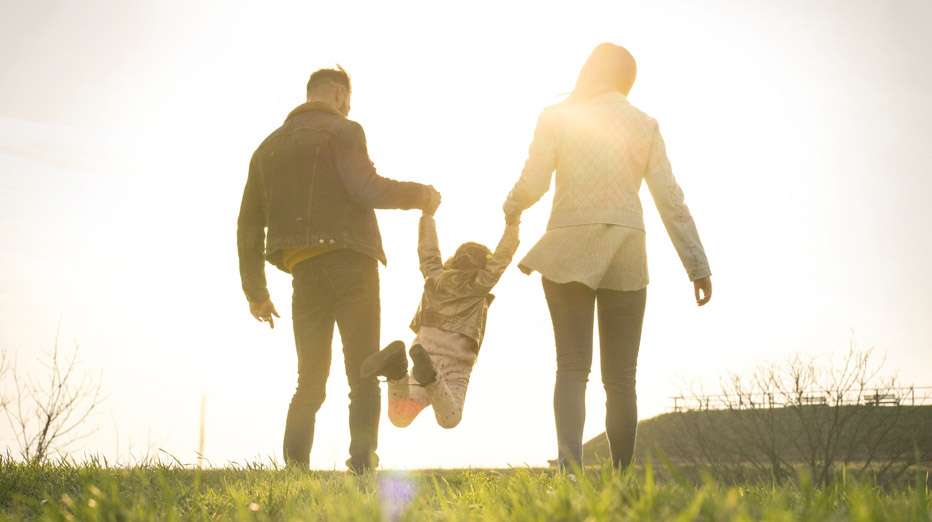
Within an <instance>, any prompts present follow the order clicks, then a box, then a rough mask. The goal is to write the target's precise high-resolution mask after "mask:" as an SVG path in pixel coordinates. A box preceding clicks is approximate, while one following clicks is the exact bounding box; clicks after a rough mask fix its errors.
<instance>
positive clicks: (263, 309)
mask: <svg viewBox="0 0 932 522" xmlns="http://www.w3.org/2000/svg"><path fill="white" fill-rule="evenodd" d="M249 313H251V314H252V316H253V317H255V318H256V320H257V321H259V322H267V323H269V328H275V320H274V319H272V316H273V315H274V316H275V317H278V316H279V315H278V312H277V311H276V310H275V305H273V304H272V300H271V299H266V300H265V302H262V303H252V302H250V303H249Z"/></svg>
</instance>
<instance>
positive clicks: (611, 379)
mask: <svg viewBox="0 0 932 522" xmlns="http://www.w3.org/2000/svg"><path fill="white" fill-rule="evenodd" d="M543 281H544V294H545V295H546V296H547V305H548V306H549V307H550V318H551V320H552V321H553V334H554V338H555V340H556V345H557V382H556V386H555V389H554V392H553V411H554V416H555V418H556V423H557V445H558V449H559V463H560V466H562V467H572V466H574V465H579V464H580V463H582V437H583V423H584V422H585V420H586V382H587V381H588V380H589V370H590V369H591V367H592V326H593V319H594V317H593V316H594V311H595V303H596V301H598V303H599V307H598V310H599V341H600V344H601V346H600V350H599V355H600V356H601V360H602V384H603V385H604V386H605V394H606V403H605V406H606V410H607V412H606V416H605V433H606V434H607V435H608V443H609V448H610V450H611V455H612V463H613V464H614V466H615V467H616V468H624V467H626V466H628V464H630V463H631V457H632V455H633V454H634V438H635V434H636V432H637V420H638V413H637V393H636V392H635V374H636V373H637V359H638V347H639V345H640V343H641V324H642V323H643V321H644V305H645V302H646V297H647V289H642V290H637V291H632V292H620V291H615V290H604V289H603V290H598V291H595V290H592V289H591V288H589V287H587V286H585V285H583V284H580V283H566V284H561V283H555V282H553V281H550V280H548V279H544V280H543Z"/></svg>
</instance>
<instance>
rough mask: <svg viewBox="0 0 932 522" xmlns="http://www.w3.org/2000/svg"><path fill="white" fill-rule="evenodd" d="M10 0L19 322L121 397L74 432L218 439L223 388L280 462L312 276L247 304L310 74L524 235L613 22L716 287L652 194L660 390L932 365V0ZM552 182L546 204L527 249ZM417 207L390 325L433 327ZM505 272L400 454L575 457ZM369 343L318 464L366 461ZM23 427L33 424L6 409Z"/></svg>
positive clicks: (136, 442) (118, 438)
mask: <svg viewBox="0 0 932 522" xmlns="http://www.w3.org/2000/svg"><path fill="white" fill-rule="evenodd" d="M0 11H2V13H3V16H0V240H2V245H3V246H2V248H0V349H3V350H5V351H6V352H7V353H8V354H9V356H10V357H11V358H12V359H13V360H15V362H16V365H17V367H18V368H20V369H21V371H22V372H24V373H26V374H31V375H40V374H41V368H42V366H41V364H42V362H43V361H44V360H45V359H44V358H45V357H46V355H47V354H48V353H49V350H50V349H51V347H52V344H53V341H54V339H55V336H56V332H58V334H59V338H60V339H61V343H62V345H63V347H64V348H66V349H71V348H72V347H74V346H76V345H77V346H79V347H80V352H79V354H80V364H81V368H82V369H83V371H85V372H88V374H91V375H99V376H100V379H101V381H102V384H103V389H104V392H105V400H104V401H103V402H102V404H101V406H100V408H99V409H98V411H97V412H96V413H95V415H94V416H93V417H92V418H91V420H90V421H89V424H88V432H89V433H88V437H86V438H84V439H82V440H81V441H79V442H78V443H77V444H75V445H73V446H72V447H71V448H70V452H71V454H72V455H73V456H75V457H76V458H82V457H83V456H86V455H89V454H96V455H103V456H106V457H107V458H108V459H110V461H112V462H121V463H131V462H134V461H138V460H139V459H141V458H144V457H145V456H146V455H149V456H158V455H161V456H163V457H164V456H165V455H168V454H170V455H173V456H175V457H177V458H178V459H179V460H180V461H182V462H186V463H190V462H194V461H195V459H196V451H197V450H198V434H199V425H200V408H201V403H202V399H203V401H204V405H205V416H204V427H205V445H204V451H205V458H206V460H207V462H208V463H209V464H211V465H215V466H220V465H227V464H231V463H245V462H271V461H279V462H280V458H281V457H280V448H281V436H282V433H283V429H284V419H285V412H286V408H287V404H288V401H289V399H290V396H291V394H292V392H293V390H294V386H295V378H296V374H295V372H296V366H295V365H296V361H295V350H294V341H293V337H292V333H291V329H290V320H291V310H290V304H289V302H290V292H291V288H290V284H291V282H290V278H289V276H288V275H287V274H284V273H282V272H278V271H277V269H275V268H274V267H272V266H267V273H268V277H269V286H270V291H271V295H272V299H273V301H274V302H275V303H276V304H277V306H278V310H279V312H281V315H282V318H281V320H280V322H279V323H278V327H277V328H275V329H274V330H270V329H269V328H268V327H267V326H265V325H262V324H260V323H257V322H255V321H254V320H253V319H252V318H251V317H250V315H249V313H248V308H247V305H246V301H245V298H244V297H243V295H242V292H241V290H240V283H239V274H238V270H237V259H236V246H235V222H236V214H237V212H238V209H239V201H240V197H241V193H242V189H243V185H244V183H245V179H246V172H247V166H248V161H249V157H250V155H251V154H252V152H253V150H254V149H255V147H256V146H257V145H258V144H259V143H260V142H261V140H262V139H263V138H264V137H265V136H266V135H267V134H268V133H269V132H271V131H272V130H273V129H274V128H275V127H277V126H278V125H280V123H281V122H282V121H283V119H284V117H285V115H286V114H287V113H288V112H289V111H290V110H291V109H292V108H293V107H294V106H296V105H298V104H299V103H301V102H302V101H303V97H304V85H305V82H306V80H307V76H308V75H309V74H310V72H312V71H313V70H315V69H317V68H320V67H329V66H333V65H334V64H337V63H338V64H341V65H342V66H343V67H345V68H346V69H347V70H348V71H349V72H350V74H351V75H352V77H353V82H354V94H353V111H352V113H351V114H350V117H351V118H352V119H355V120H356V121H359V122H360V123H361V124H362V125H363V126H364V127H365V129H366V133H367V137H368V139H369V152H370V155H371V156H372V159H373V160H374V162H375V164H376V166H377V168H378V169H379V172H380V173H381V174H382V175H384V176H388V177H391V178H395V179H402V180H416V181H421V182H425V183H430V184H433V185H434V186H436V187H437V188H438V189H439V190H440V191H441V192H442V193H443V196H444V203H443V206H442V207H441V209H440V211H439V212H438V214H437V220H438V227H439V230H440V239H441V246H442V248H443V250H444V252H447V253H449V252H452V250H453V249H454V248H455V247H456V245H458V244H459V243H461V242H463V241H467V240H474V241H482V242H486V243H487V244H494V243H495V242H496V241H497V239H498V237H499V235H500V233H501V231H502V216H501V211H500V208H501V203H502V201H503V200H504V197H505V195H506V194H507V192H508V190H509V189H510V187H511V185H512V184H513V183H514V181H515V180H516V179H517V177H518V175H519V174H520V172H521V167H522V165H523V162H524V160H525V157H526V152H527V147H528V145H529V143H530V139H531V135H532V132H533V127H534V124H535V122H536V119H537V115H538V114H539V112H540V111H541V110H542V109H543V108H544V107H545V106H547V105H550V104H553V103H556V102H558V101H560V100H561V99H562V98H563V97H564V96H565V94H566V93H567V92H568V91H569V90H571V88H572V86H573V83H574V81H575V77H576V74H577V73H578V70H579V67H580V66H581V65H582V63H583V61H584V60H585V58H586V56H587V55H588V53H589V52H590V51H591V49H592V48H593V47H594V46H595V45H597V44H598V43H600V42H604V41H610V42H614V43H617V44H621V45H624V46H626V47H628V48H629V49H630V50H631V52H632V53H633V55H634V56H635V57H636V59H637V60H638V65H639V73H638V80H637V83H636V85H635V87H634V89H633V90H632V92H631V95H630V99H631V101H632V103H634V104H635V105H636V106H638V107H639V108H641V109H642V110H644V111H646V112H647V113H648V114H650V115H652V116H653V117H655V118H656V119H657V120H658V121H659V123H660V128H661V131H662V132H663V134H664V137H665V140H666V143H667V149H668V153H669V155H670V159H671V162H672V165H673V169H674V173H675V175H676V176H677V179H678V181H679V182H680V184H681V186H682V187H683V189H684V191H685V194H686V201H687V203H688V204H689V206H690V209H691V211H692V213H693V216H694V218H695V220H696V223H697V225H698V229H699V232H700V235H701V238H702V241H703V244H704V245H705V248H706V252H707V255H708V258H709V261H710V265H711V268H712V274H713V276H712V279H713V284H714V293H713V299H712V301H711V303H709V304H708V305H707V306H705V307H702V308H697V307H696V306H695V303H694V301H693V297H692V285H691V283H690V282H689V280H688V278H687V277H686V273H685V271H684V269H683V267H682V266H681V264H680V262H679V259H678V258H677V256H676V253H675V251H674V249H673V247H672V244H671V243H670V241H669V239H668V238H667V236H666V233H665V231H664V229H663V226H662V223H661V222H660V220H659V217H658V215H657V211H656V209H655V208H654V206H653V204H652V203H651V200H650V195H649V193H648V191H647V190H646V189H645V190H643V191H642V193H641V197H642V201H644V208H645V222H646V228H647V238H648V240H647V248H648V258H649V269H650V278H651V283H650V286H649V288H648V298H647V311H646V318H645V324H644V330H643V336H642V343H641V351H640V357H639V372H638V396H639V407H640V416H641V418H647V417H650V416H653V415H656V414H659V413H663V412H665V411H668V410H669V409H670V407H671V406H672V401H671V400H670V397H672V396H674V395H677V394H679V393H680V392H682V391H685V390H689V389H693V388H695V387H702V388H704V389H708V390H710V391H715V390H716V389H717V384H718V382H719V381H720V379H721V378H722V377H723V376H725V375H727V374H729V373H746V372H748V371H751V370H753V368H754V367H755V366H757V365H759V364H762V363H766V362H770V361H780V360H785V359H786V358H787V357H789V356H790V355H791V354H794V353H803V354H807V355H812V356H817V357H822V358H825V359H826V360H831V359H832V358H833V357H837V356H838V355H839V354H841V353H844V352H845V351H846V350H847V349H848V347H849V344H850V343H855V344H856V345H857V346H859V347H861V348H874V349H875V350H877V352H878V353H880V354H882V355H883V357H885V360H886V369H887V371H888V372H890V373H895V374H897V375H898V376H899V378H900V379H901V381H902V382H904V383H907V384H916V385H929V384H932V382H930V381H929V377H928V375H930V370H932V321H930V320H929V318H930V317H932V273H930V271H929V270H928V267H929V266H932V247H930V235H929V233H928V229H929V225H930V224H932V210H930V205H929V203H928V202H929V199H930V197H932V174H930V172H929V165H930V164H932V148H930V146H929V144H930V143H932V97H930V95H929V93H930V92H932V56H930V55H932V33H929V31H928V30H927V28H928V27H929V25H930V23H932V5H930V4H929V3H928V2H925V1H922V0H916V1H912V0H902V1H897V2H871V1H866V0H855V1H846V0H826V1H824V2H808V1H802V0H790V1H785V2H763V1H750V2H737V1H725V0H716V1H712V0H710V1H709V2H703V3H701V4H700V3H695V2H687V1H662V2H620V1H615V2H592V1H579V2H573V3H565V2H562V3H557V2H485V1H477V2H469V3H459V4H449V3H442V2H433V3H416V2H371V3H368V2H359V1H346V2H328V3H312V2H261V3H260V2H234V1H222V2H221V1H216V2H210V1H206V0H192V1H185V2H179V1H164V2H119V1H115V0H114V1H86V2H80V3H79V2H69V1H50V0H37V1H32V2H14V1H9V0H2V1H0ZM549 201H550V196H549V195H548V196H546V197H545V198H544V199H543V200H542V201H541V202H540V203H538V204H537V206H535V207H534V208H532V209H531V210H530V211H528V212H527V213H526V215H525V217H524V219H523V225H522V245H521V248H520V249H519V252H518V256H517V258H520V256H521V255H523V254H524V253H525V252H527V250H528V249H529V248H530V247H531V246H533V244H534V243H535V241H536V240H537V239H538V238H539V237H540V236H541V234H542V233H543V232H544V230H545V226H546V221H547V217H548V212H549ZM417 219H418V214H417V213H416V212H413V211H410V212H403V211H379V220H380V224H381V229H382V234H383V239H384V242H385V245H386V250H387V251H388V256H389V264H388V266H387V267H385V268H383V269H381V273H380V275H381V285H382V286H381V296H382V310H383V313H382V343H383V345H385V344H388V343H389V342H390V341H392V340H394V339H402V340H405V341H410V340H411V339H412V337H413V334H412V333H411V332H410V331H409V330H408V329H407V325H408V323H409V321H410V318H411V316H412V314H413V313H414V311H415V309H416V307H417V303H418V300H419V291H420V285H421V282H420V274H419V272H418V268H417V254H416V241H417ZM496 294H497V296H498V299H497V300H496V302H495V305H494V306H493V307H492V310H491V314H490V317H489V323H488V331H487V336H486V340H485V343H484V345H483V349H482V353H481V356H480V357H479V360H478V364H477V366H476V368H475V371H474V373H473V377H472V380H471V383H470V388H469V393H468V396H467V403H466V410H465V414H464V418H463V421H462V423H461V424H460V425H459V426H458V427H457V428H456V429H454V430H443V429H441V428H439V427H438V426H436V424H435V422H434V421H433V419H432V417H431V416H430V415H422V416H421V417H420V418H419V419H418V420H417V421H415V423H414V424H413V425H412V426H411V427H409V428H407V429H404V430H402V429H397V428H394V427H393V426H391V425H390V423H388V421H387V419H386V418H384V415H383V419H382V425H381V430H380V449H379V454H380V457H381V460H382V464H383V466H385V467H388V468H423V467H470V466H471V467H488V466H523V465H532V466H537V465H544V464H545V463H546V461H547V459H551V458H554V457H555V454H556V437H555V434H554V427H553V415H552V406H551V397H552V387H553V376H554V370H555V364H556V363H555V350H554V347H553V334H552V330H551V326H550V322H549V316H548V314H547V310H546V305H545V302H544V299H543V292H542V290H541V286H540V279H539V276H530V277H528V276H525V275H523V274H521V273H520V272H519V271H517V270H514V269H512V270H510V271H509V272H507V273H506V275H505V276H504V277H503V279H502V281H501V282H500V284H499V286H498V287H497V288H496ZM596 349H597V348H596ZM596 360H597V359H596ZM342 365H343V362H342V355H341V354H340V344H339V340H338V339H336V340H335V343H334V359H333V367H332V368H333V369H332V371H331V377H330V380H329V381H328V385H327V396H328V398H327V401H326V402H325V404H324V406H323V408H322V409H321V411H320V413H319V414H318V422H317V435H316V439H315V445H314V449H313V452H312V455H311V465H312V467H315V468H320V469H333V468H337V469H342V468H343V464H342V463H343V460H344V459H345V458H346V454H347V447H348V427H347V415H346V406H347V402H348V400H347V393H348V387H347V384H346V377H345V375H344V372H343V370H342ZM10 385H11V382H10V380H9V378H7V380H6V382H4V383H0V390H7V391H9V388H10ZM383 395H384V393H383ZM383 401H384V398H383ZM586 404H587V413H588V416H587V420H586V429H585V436H586V437H587V438H588V437H592V436H595V435H597V434H599V433H600V432H601V431H602V425H603V419H604V412H605V407H604V393H603V391H602V389H601V385H600V377H599V370H598V364H595V365H594V368H593V372H592V375H591V377H590V386H589V391H588V395H587V402H586ZM383 409H384V408H383ZM428 413H429V412H428ZM2 420H3V419H0V421H2ZM0 447H7V448H15V445H14V444H13V439H12V434H11V431H10V429H9V426H7V425H6V424H5V423H3V422H0Z"/></svg>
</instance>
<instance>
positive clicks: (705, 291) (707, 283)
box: [693, 277, 712, 306]
mask: <svg viewBox="0 0 932 522" xmlns="http://www.w3.org/2000/svg"><path fill="white" fill-rule="evenodd" d="M693 288H694V290H695V292H696V304H697V305H699V306H702V305H704V304H706V303H708V302H709V300H710V299H712V278H711V277H703V278H702V279H696V280H695V281H693ZM700 291H701V293H702V295H701V296H700Z"/></svg>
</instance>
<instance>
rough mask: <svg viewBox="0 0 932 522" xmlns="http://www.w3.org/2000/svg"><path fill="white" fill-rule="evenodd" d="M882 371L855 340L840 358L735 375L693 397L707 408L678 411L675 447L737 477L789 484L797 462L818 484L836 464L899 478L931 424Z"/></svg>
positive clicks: (792, 362) (830, 475) (883, 477)
mask: <svg viewBox="0 0 932 522" xmlns="http://www.w3.org/2000/svg"><path fill="white" fill-rule="evenodd" d="M882 368H883V360H882V359H878V358H877V357H876V356H875V355H874V354H873V352H872V351H870V350H867V351H859V350H857V349H856V348H855V346H854V345H853V343H852V345H851V346H850V347H849V350H848V352H847V353H846V354H845V355H844V356H842V357H841V358H840V359H839V360H838V361H837V363H836V364H830V365H828V366H822V365H819V364H817V360H816V359H815V358H813V357H803V356H795V357H793V358H792V359H790V360H789V361H787V362H786V363H783V364H770V365H766V366H761V367H759V368H758V369H757V370H756V371H755V372H754V373H753V374H752V375H751V376H750V377H749V378H742V377H741V376H738V375H732V376H731V377H730V378H729V379H727V380H725V381H723V384H722V394H721V395H718V396H715V397H712V398H710V397H708V396H699V395H693V401H694V404H696V405H699V406H700V409H701V410H702V411H692V412H687V413H684V414H682V415H680V416H679V419H680V430H681V431H682V432H685V436H683V437H681V438H680V440H679V441H677V443H676V447H675V448H673V453H675V454H676V455H677V456H678V457H680V458H681V460H684V461H687V462H690V463H694V464H704V465H707V466H710V467H712V468H714V469H716V470H717V471H719V472H720V473H721V474H723V475H726V476H729V477H731V478H733V479H736V480H740V479H744V478H747V475H748V474H754V475H756V476H761V475H764V476H770V477H772V478H773V479H774V480H784V479H787V478H793V477H795V476H796V471H797V469H798V468H799V467H800V466H802V467H803V468H804V469H805V470H806V471H807V473H808V474H809V476H810V477H811V478H812V480H813V481H814V482H815V483H817V484H827V483H829V482H830V481H831V480H832V479H833V477H834V476H835V472H836V470H837V468H838V467H840V466H843V467H845V468H846V469H847V470H849V471H852V472H854V473H860V472H865V473H870V474H872V475H873V476H874V477H875V478H877V479H879V480H896V479H898V478H899V477H901V476H902V475H903V473H905V472H906V470H907V469H909V468H910V466H912V465H913V464H916V463H917V459H918V460H922V459H923V458H924V457H922V456H920V455H919V454H918V452H917V451H916V450H917V449H918V448H919V447H920V446H924V445H926V443H927V442H928V441H921V440H919V439H918V438H917V437H919V436H920V434H922V433H925V432H926V428H927V426H926V424H927V423H928V420H927V419H926V418H925V417H926V416H925V415H924V414H922V412H921V411H919V410H917V409H916V407H911V406H909V405H907V404H906V401H904V400H903V397H902V395H903V394H902V393H901V392H900V390H902V389H903V388H898V387H897V382H896V379H895V378H893V377H887V378H883V377H881V372H882ZM710 399H711V404H712V407H711V408H710V407H709V404H710ZM702 406H704V408H702ZM917 423H918V424H917Z"/></svg>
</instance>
